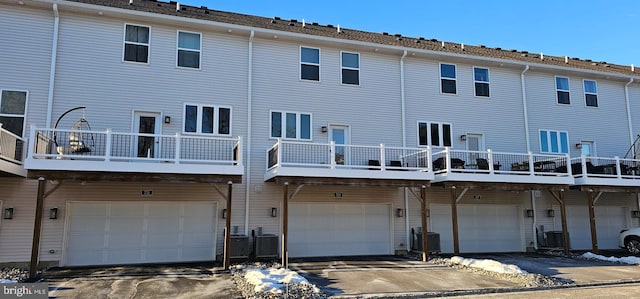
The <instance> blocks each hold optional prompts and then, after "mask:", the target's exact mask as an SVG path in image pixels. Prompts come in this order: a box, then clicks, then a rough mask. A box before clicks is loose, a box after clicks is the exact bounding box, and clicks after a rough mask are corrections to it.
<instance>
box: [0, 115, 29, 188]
mask: <svg viewBox="0 0 640 299" xmlns="http://www.w3.org/2000/svg"><path fill="white" fill-rule="evenodd" d="M23 149H24V139H23V138H22V137H20V136H18V135H16V134H13V133H11V132H9V131H8V130H6V129H4V128H2V124H0V176H7V175H8V176H21V177H26V176H27V170H26V169H24V167H23V165H22V158H23Z"/></svg>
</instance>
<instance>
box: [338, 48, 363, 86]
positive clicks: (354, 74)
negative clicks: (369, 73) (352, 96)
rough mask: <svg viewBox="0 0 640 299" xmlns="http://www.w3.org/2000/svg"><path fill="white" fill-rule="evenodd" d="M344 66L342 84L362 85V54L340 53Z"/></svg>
mask: <svg viewBox="0 0 640 299" xmlns="http://www.w3.org/2000/svg"><path fill="white" fill-rule="evenodd" d="M340 54H341V57H340V60H341V64H342V84H353V85H359V84H360V54H358V53H349V52H342V53H340Z"/></svg>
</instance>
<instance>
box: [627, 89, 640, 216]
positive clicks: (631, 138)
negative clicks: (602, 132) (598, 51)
mask: <svg viewBox="0 0 640 299" xmlns="http://www.w3.org/2000/svg"><path fill="white" fill-rule="evenodd" d="M631 83H633V78H631V79H629V82H627V84H625V85H624V100H625V103H626V105H627V126H629V143H630V144H631V157H633V159H636V154H637V153H636V146H635V144H633V143H634V141H635V138H634V136H633V123H632V122H631V104H630V103H629V85H631ZM636 208H637V209H638V210H640V193H636Z"/></svg>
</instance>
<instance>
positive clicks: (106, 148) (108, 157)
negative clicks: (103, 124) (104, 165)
mask: <svg viewBox="0 0 640 299" xmlns="http://www.w3.org/2000/svg"><path fill="white" fill-rule="evenodd" d="M105 133H106V135H107V136H106V137H107V138H106V141H105V144H104V160H105V161H106V162H109V161H111V146H112V145H111V144H112V141H111V137H112V135H111V129H107V131H106V132H105Z"/></svg>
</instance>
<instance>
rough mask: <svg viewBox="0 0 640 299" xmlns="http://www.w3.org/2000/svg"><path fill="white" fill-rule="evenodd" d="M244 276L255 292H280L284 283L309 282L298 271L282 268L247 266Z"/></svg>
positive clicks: (283, 287)
mask: <svg viewBox="0 0 640 299" xmlns="http://www.w3.org/2000/svg"><path fill="white" fill-rule="evenodd" d="M244 278H245V279H246V280H247V282H248V283H250V284H252V285H254V286H255V290H254V291H255V292H270V293H275V294H281V293H282V292H283V291H284V290H285V288H286V286H285V284H291V283H301V284H309V281H307V280H306V279H305V278H304V277H302V276H300V275H299V274H298V273H296V272H294V271H291V270H288V269H282V268H280V269H278V268H247V269H245V270H244ZM316 290H317V288H315V287H314V291H316ZM316 292H319V290H317V291H316Z"/></svg>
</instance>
